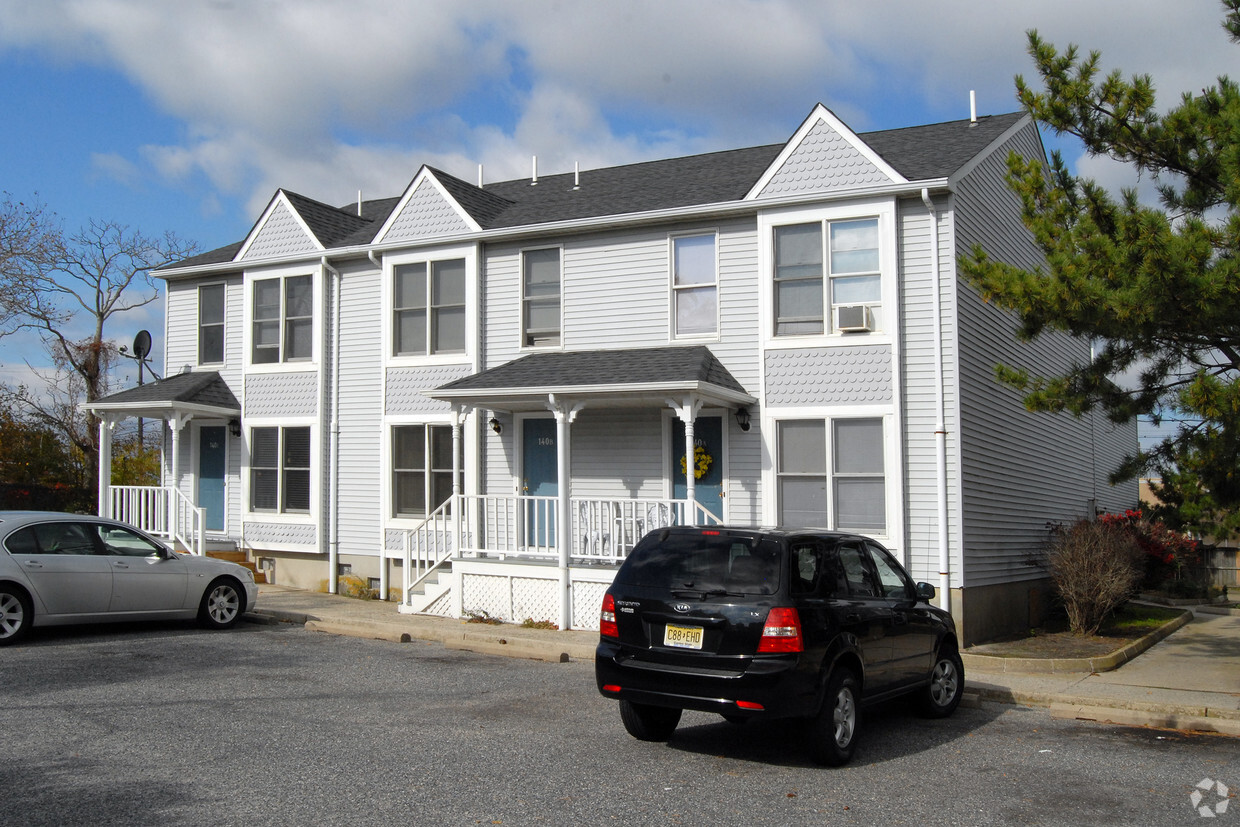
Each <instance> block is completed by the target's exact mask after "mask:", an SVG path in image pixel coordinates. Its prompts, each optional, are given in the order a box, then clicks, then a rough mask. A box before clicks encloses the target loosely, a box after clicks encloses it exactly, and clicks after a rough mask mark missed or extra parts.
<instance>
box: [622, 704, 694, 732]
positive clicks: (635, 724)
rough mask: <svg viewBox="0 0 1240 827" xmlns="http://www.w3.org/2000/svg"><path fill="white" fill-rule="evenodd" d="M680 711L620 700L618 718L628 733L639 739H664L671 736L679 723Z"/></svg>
mask: <svg viewBox="0 0 1240 827" xmlns="http://www.w3.org/2000/svg"><path fill="white" fill-rule="evenodd" d="M680 712H681V711H680V710H679V709H673V708H671V707H666V706H648V705H647V704H635V703H631V702H629V701H621V702H620V720H621V721H623V722H624V728H625V729H626V730H628V733H629V735H632V736H633V737H634V738H636V739H637V740H639V741H666V740H667V739H669V738H671V737H672V733H673V732H675V731H676V725H677V724H679V723H680Z"/></svg>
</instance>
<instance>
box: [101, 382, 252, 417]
mask: <svg viewBox="0 0 1240 827" xmlns="http://www.w3.org/2000/svg"><path fill="white" fill-rule="evenodd" d="M82 407H83V408H84V409H86V410H89V411H94V412H95V413H97V414H105V413H120V414H125V415H127V416H146V417H151V418H161V417H162V418H168V417H169V416H170V415H173V414H187V413H188V414H201V415H206V416H219V417H234V416H238V415H240V413H241V405H240V404H239V403H238V402H237V397H236V396H234V395H233V392H232V390H231V389H230V388H229V387H228V383H226V382H225V381H224V379H223V377H221V376H220V375H219V374H218V373H217V372H215V371H201V372H190V373H178V374H177V375H176V376H169V377H168V378H167V379H160V380H157V381H155V382H148V383H147V384H145V385H138V386H137V387H136V388H129V389H128V390H123V391H120V392H119V393H114V394H111V395H109V396H105V397H103V398H102V399H96V400H95V401H94V402H89V403H86V404H84V405H82Z"/></svg>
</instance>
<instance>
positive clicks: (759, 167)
mask: <svg viewBox="0 0 1240 827" xmlns="http://www.w3.org/2000/svg"><path fill="white" fill-rule="evenodd" d="M823 113H825V115H824V114H823ZM1027 118H1028V116H1027V115H1025V114H1024V113H1020V112H1015V113H1008V114H1003V115H990V116H984V117H979V118H978V119H977V120H976V121H975V122H974V121H969V120H968V119H964V120H958V121H948V122H944V123H938V124H930V125H925V126H912V127H904V128H901V129H890V130H881V131H875V132H862V133H852V132H851V131H847V132H846V135H849V136H852V137H851V138H849V139H848V142H849V144H850V146H854V147H857V151H858V153H859V157H863V158H866V159H867V160H870V161H874V159H877V161H874V163H875V169H884V170H885V171H890V172H891V173H894V174H895V176H896V177H895V178H893V179H892V180H899V179H901V178H902V179H903V180H905V181H909V182H917V181H929V180H943V179H948V178H950V177H952V176H953V175H955V174H957V173H959V172H960V171H961V170H962V169H964V168H965V167H966V166H967V165H968V164H969V163H970V162H971V161H973V160H975V159H976V158H977V157H978V156H979V155H981V154H983V153H984V152H985V151H986V150H987V149H988V148H990V147H991V146H992V145H993V144H994V143H995V142H996V141H998V140H999V139H1000V138H1002V137H1003V136H1004V135H1005V134H1006V133H1007V132H1008V131H1009V130H1012V129H1014V128H1016V127H1018V126H1019V125H1021V122H1022V121H1023V120H1026V119H1027ZM836 123H838V124H839V125H840V126H841V127H842V128H843V129H844V130H848V128H847V127H846V126H844V125H843V124H842V122H840V121H839V120H838V118H836V117H835V116H834V115H833V114H831V113H830V110H827V109H826V107H822V106H818V107H815V109H814V111H813V112H812V113H811V115H810V116H809V118H807V119H806V121H805V122H804V123H803V124H802V125H801V127H800V128H798V130H797V133H796V134H794V135H793V137H792V138H791V139H790V140H789V141H787V142H785V143H782V144H771V145H766V146H758V147H749V148H745V149H734V150H725V151H721V152H710V153H705V154H701V155H689V156H684V157H679V158H669V159H665V160H659V161H647V162H642V163H637V164H628V165H625V166H618V167H605V168H602V169H594V170H583V171H582V172H581V173H580V176H575V175H574V174H573V173H564V174H557V175H546V176H540V177H539V179H538V184H537V185H533V184H532V182H531V181H530V179H528V178H521V179H515V180H511V181H501V182H496V183H493V184H486V185H485V186H483V187H477V186H475V185H473V184H470V183H467V182H465V181H462V180H461V179H459V178H456V177H453V176H451V175H449V174H447V173H445V172H442V171H441V170H437V169H434V168H432V167H428V166H424V167H423V168H422V169H421V170H419V173H418V176H417V177H415V178H414V180H413V182H411V183H410V186H409V188H407V189H406V191H405V193H404V194H403V195H402V196H400V197H397V198H385V199H379V200H372V201H366V202H364V203H363V216H362V218H361V219H358V217H357V216H356V205H348V206H346V207H341V208H334V207H330V206H328V205H325V204H321V203H320V202H316V201H312V200H311V199H308V198H304V197H302V196H296V195H295V194H292V195H293V197H292V198H288V197H286V198H285V202H286V203H288V204H290V205H292V204H294V203H296V204H297V205H298V207H297V208H293V207H291V206H290V209H292V210H293V211H294V212H296V213H297V214H298V216H299V220H301V221H302V222H303V223H304V224H305V226H306V228H307V231H308V232H310V233H312V234H313V235H314V237H315V238H316V240H318V241H319V242H320V243H322V244H323V246H325V247H331V248H350V247H364V246H368V245H370V244H374V243H378V242H379V240H380V238H381V232H382V229H383V228H384V227H386V226H387V225H388V224H390V222H391V221H392V220H393V218H394V217H395V216H396V215H397V214H398V213H399V212H400V209H401V207H402V206H403V205H404V204H405V203H406V202H407V200H408V197H409V196H410V195H411V194H412V192H413V191H414V189H415V188H416V186H415V185H416V184H417V183H419V182H420V181H422V180H423V176H425V178H426V179H427V180H432V181H434V182H435V184H436V185H437V186H438V187H439V188H440V190H441V192H442V194H443V195H444V197H445V199H448V200H450V202H451V203H452V204H453V205H454V207H455V208H458V209H460V210H461V213H462V215H464V216H466V217H467V218H468V220H469V221H472V222H473V223H475V224H476V225H477V226H478V227H479V228H480V229H481V230H483V231H487V230H502V229H509V228H517V227H525V226H533V225H538V224H547V223H553V222H560V221H572V220H583V219H589V218H594V217H603V216H614V215H630V214H640V213H644V212H653V211H658V210H670V209H682V208H686V207H693V206H698V205H707V204H719V203H729V202H739V201H741V200H743V199H744V198H746V196H752V195H753V194H754V193H756V192H759V191H761V188H760V187H758V186H757V185H759V184H760V183H761V182H762V181H763V180H764V178H767V179H769V177H770V176H771V175H772V174H773V171H774V170H777V169H779V162H780V159H781V157H784V156H788V155H790V154H791V153H792V152H794V151H795V149H796V147H797V146H799V142H798V137H799V136H801V137H803V136H802V132H807V131H808V130H809V129H812V127H813V126H814V125H818V124H826V125H832V124H836ZM842 134H844V133H842ZM282 193H284V191H281V192H280V193H277V197H279V196H280V195H281V194H282ZM284 194H285V195H288V194H287V193H284ZM273 203H274V199H273ZM310 205H314V206H313V207H311V206H310ZM270 209H271V207H270V206H269V207H268V211H267V212H264V218H266V216H267V214H268V212H270ZM303 209H304V210H305V212H306V213H307V214H308V216H309V217H307V216H303V215H302V214H301V212H302V210H303ZM262 221H263V219H260V222H259V223H258V224H256V225H255V227H254V229H253V230H251V234H250V236H249V237H247V239H246V240H245V241H243V242H240V243H238V244H233V245H228V246H226V247H221V248H219V249H217V250H212V251H209V252H207V253H203V254H201V255H198V256H195V257H194V258H191V259H186V260H185V261H182V262H178V263H176V264H174V265H170V266H169V267H168V268H166V269H172V268H176V269H182V268H192V267H196V266H206V265H211V264H220V263H227V262H231V261H235V260H237V257H238V254H239V253H240V252H241V251H242V250H243V249H244V248H245V246H246V245H247V244H249V243H250V242H251V240H252V238H253V236H254V233H255V232H256V231H257V230H258V229H259V228H260V226H261V225H262ZM349 221H357V222H358V223H356V225H355V229H353V230H352V231H351V232H349V233H348V234H347V235H339V233H342V232H344V231H345V230H346V229H348V223H347V222H349ZM312 222H313V226H314V228H315V229H310V228H311V226H312ZM329 228H332V229H329ZM330 239H335V240H334V241H331V240H330Z"/></svg>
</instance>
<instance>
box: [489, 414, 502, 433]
mask: <svg viewBox="0 0 1240 827" xmlns="http://www.w3.org/2000/svg"><path fill="white" fill-rule="evenodd" d="M487 424H488V425H490V426H491V430H492V431H494V432H495V433H497V434H502V433H503V432H504V426H503V425H501V424H499V420H498V419H496V418H495V417H491V419H490V421H488V422H487Z"/></svg>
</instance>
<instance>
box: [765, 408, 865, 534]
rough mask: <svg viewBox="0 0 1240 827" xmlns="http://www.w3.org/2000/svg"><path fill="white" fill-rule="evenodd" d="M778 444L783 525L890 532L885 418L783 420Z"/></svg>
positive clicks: (778, 496) (779, 504)
mask: <svg viewBox="0 0 1240 827" xmlns="http://www.w3.org/2000/svg"><path fill="white" fill-rule="evenodd" d="M776 442H777V444H776V451H775V454H776V464H775V478H776V499H777V505H776V513H777V519H778V521H779V524H780V525H787V526H799V527H809V526H815V527H826V528H833V529H842V530H851V531H860V532H864V533H870V534H883V533H885V532H886V531H887V476H886V471H885V467H886V463H885V460H884V453H885V449H884V446H885V438H884V435H883V420H882V419H881V418H879V417H871V418H856V419H853V418H838V419H784V420H780V421H779V422H778V423H777V428H776Z"/></svg>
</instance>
